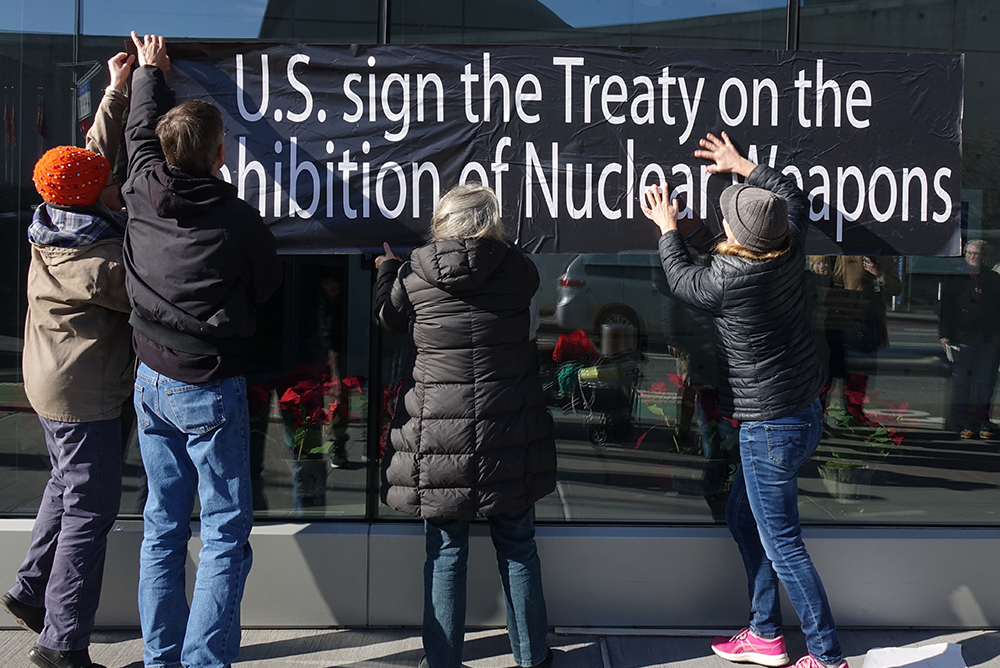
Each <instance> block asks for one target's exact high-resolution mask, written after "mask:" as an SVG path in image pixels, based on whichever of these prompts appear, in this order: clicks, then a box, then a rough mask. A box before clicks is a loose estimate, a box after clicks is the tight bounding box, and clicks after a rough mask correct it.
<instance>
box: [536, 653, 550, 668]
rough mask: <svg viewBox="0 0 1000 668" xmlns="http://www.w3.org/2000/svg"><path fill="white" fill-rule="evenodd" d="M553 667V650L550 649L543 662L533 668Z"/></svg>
mask: <svg viewBox="0 0 1000 668" xmlns="http://www.w3.org/2000/svg"><path fill="white" fill-rule="evenodd" d="M551 665H552V650H551V649H550V650H549V651H548V653H547V654H546V655H545V658H544V659H542V662H541V663H536V664H535V665H533V666H532V667H531V668H549V666H551Z"/></svg>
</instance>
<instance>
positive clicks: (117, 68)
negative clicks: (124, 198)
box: [87, 52, 135, 169]
mask: <svg viewBox="0 0 1000 668" xmlns="http://www.w3.org/2000/svg"><path fill="white" fill-rule="evenodd" d="M134 61H135V56H132V55H129V54H127V53H125V52H122V53H118V54H115V55H114V56H112V57H111V59H110V60H108V73H109V74H110V76H111V83H110V85H109V86H108V87H107V88H105V89H104V97H102V98H101V104H100V105H99V106H98V107H97V112H96V113H95V114H94V124H93V125H92V126H90V130H88V131H87V150H88V151H93V152H94V153H100V154H101V155H103V156H104V158H105V159H106V160H107V161H108V162H109V163H111V167H112V169H113V168H114V165H115V161H116V158H117V157H118V149H119V147H120V146H121V142H122V121H123V120H124V118H125V107H127V106H128V95H127V94H126V93H125V90H126V86H127V84H128V75H129V68H130V67H131V66H132V63H133V62H134Z"/></svg>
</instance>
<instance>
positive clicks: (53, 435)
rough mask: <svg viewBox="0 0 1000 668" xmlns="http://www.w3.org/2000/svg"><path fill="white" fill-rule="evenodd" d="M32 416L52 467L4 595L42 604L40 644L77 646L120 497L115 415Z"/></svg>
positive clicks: (87, 627)
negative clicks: (77, 418) (93, 418)
mask: <svg viewBox="0 0 1000 668" xmlns="http://www.w3.org/2000/svg"><path fill="white" fill-rule="evenodd" d="M38 419H39V420H40V421H41V423H42V428H43V429H44V430H45V445H46V446H47V447H48V450H49V460H50V462H51V465H52V471H51V473H50V475H49V482H48V484H47V485H46V486H45V492H44V493H43V494H42V501H41V504H40V505H39V507H38V515H37V516H36V517H35V526H34V528H33V529H32V530H31V547H29V548H28V554H27V556H26V557H25V558H24V563H23V564H21V568H20V570H18V572H17V584H15V585H14V588H13V589H11V590H10V595H11V596H13V597H14V598H16V599H17V600H19V601H21V602H22V603H25V604H27V605H33V606H43V605H44V606H45V628H43V629H42V634H41V635H40V636H38V644H39V645H41V646H43V647H47V648H49V649H54V650H60V651H70V650H76V649H84V648H85V647H87V646H88V645H90V634H91V632H92V631H93V630H94V616H95V615H96V614H97V604H98V603H99V602H100V599H101V583H102V581H103V579H104V555H105V553H106V552H107V545H108V531H109V530H110V529H111V525H112V524H113V523H114V521H115V518H116V517H117V516H118V505H119V503H120V501H121V490H122V436H121V426H120V423H121V420H120V419H119V418H114V419H112V420H101V421H99V422H55V421H53V420H48V419H46V418H43V417H41V416H39V417H38Z"/></svg>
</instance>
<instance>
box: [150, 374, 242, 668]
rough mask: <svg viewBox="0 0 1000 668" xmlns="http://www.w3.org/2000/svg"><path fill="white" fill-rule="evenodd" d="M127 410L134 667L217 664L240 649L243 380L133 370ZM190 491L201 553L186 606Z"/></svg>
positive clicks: (200, 667)
mask: <svg viewBox="0 0 1000 668" xmlns="http://www.w3.org/2000/svg"><path fill="white" fill-rule="evenodd" d="M135 411H136V417H137V420H138V428H139V447H140V450H141V452H142V461H143V465H144V466H145V467H146V475H147V477H148V481H149V496H148V498H147V499H146V508H145V511H144V512H143V516H142V517H143V521H144V531H143V538H142V549H141V550H140V553H139V621H140V624H141V625H142V640H143V643H144V644H145V651H144V653H143V662H144V663H145V665H146V666H147V667H148V668H152V667H153V666H155V667H157V668H161V667H162V668H179V667H180V666H181V665H182V664H183V665H184V666H186V667H187V668H224V667H225V666H228V665H229V664H231V663H232V662H233V661H235V660H236V657H237V655H238V654H239V651H240V601H241V600H242V598H243V586H244V583H245V582H246V577H247V573H249V571H250V563H251V561H252V556H251V551H250V543H249V539H250V529H251V527H252V525H253V511H252V506H251V496H250V464H249V438H250V423H249V416H248V412H247V398H246V382H245V381H244V379H243V378H242V377H239V376H238V377H233V378H226V379H224V380H221V381H217V382H209V383H200V384H197V385H190V384H188V383H182V382H179V381H176V380H172V379H170V378H167V377H166V376H163V375H161V374H159V373H157V372H155V371H153V370H152V369H150V368H149V367H147V366H146V365H145V364H141V365H140V366H139V370H138V372H137V374H136V383H135ZM196 492H197V494H198V498H199V500H200V502H201V540H202V543H203V547H202V548H201V552H200V553H199V555H198V556H199V564H198V575H197V578H196V580H195V586H194V594H193V596H192V597H191V605H190V608H189V607H188V602H187V598H186V596H185V591H184V582H185V579H184V565H185V562H186V561H187V544H188V539H189V538H190V537H191V512H192V509H193V507H194V495H195V493H196Z"/></svg>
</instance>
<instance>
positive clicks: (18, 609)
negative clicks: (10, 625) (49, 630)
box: [0, 593, 45, 633]
mask: <svg viewBox="0 0 1000 668" xmlns="http://www.w3.org/2000/svg"><path fill="white" fill-rule="evenodd" d="M0 608H3V609H4V610H6V611H7V612H8V613H9V614H10V616H11V617H13V618H14V621H15V622H17V623H18V624H20V626H21V628H22V629H24V630H25V631H34V632H35V633H41V632H42V627H43V626H45V608H44V607H38V606H34V605H28V604H27V603H21V602H20V601H19V600H17V599H16V598H14V597H13V596H11V595H10V594H9V593H8V594H4V595H3V596H0Z"/></svg>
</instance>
